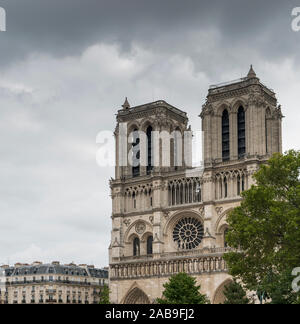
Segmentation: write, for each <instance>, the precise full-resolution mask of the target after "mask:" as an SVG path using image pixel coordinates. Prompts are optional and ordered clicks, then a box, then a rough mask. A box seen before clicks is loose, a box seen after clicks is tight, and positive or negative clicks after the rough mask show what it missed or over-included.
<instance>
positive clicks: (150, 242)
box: [147, 236, 153, 254]
mask: <svg viewBox="0 0 300 324" xmlns="http://www.w3.org/2000/svg"><path fill="white" fill-rule="evenodd" d="M152 246H153V236H149V237H148V239H147V254H152V253H153V248H152Z"/></svg>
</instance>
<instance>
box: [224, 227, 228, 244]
mask: <svg viewBox="0 0 300 324" xmlns="http://www.w3.org/2000/svg"><path fill="white" fill-rule="evenodd" d="M228 232H229V230H228V228H225V230H224V247H225V248H227V247H228V242H227V234H228Z"/></svg>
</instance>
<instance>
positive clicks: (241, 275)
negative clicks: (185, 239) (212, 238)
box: [225, 151, 300, 303]
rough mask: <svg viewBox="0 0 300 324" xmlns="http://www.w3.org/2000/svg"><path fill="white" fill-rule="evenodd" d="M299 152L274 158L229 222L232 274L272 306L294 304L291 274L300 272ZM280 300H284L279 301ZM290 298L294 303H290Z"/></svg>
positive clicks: (245, 195)
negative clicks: (265, 295)
mask: <svg viewBox="0 0 300 324" xmlns="http://www.w3.org/2000/svg"><path fill="white" fill-rule="evenodd" d="M299 171H300V152H296V151H289V152H287V153H286V154H285V155H281V154H275V155H274V156H273V157H272V158H271V159H270V160H269V161H268V163H267V164H266V165H262V166H261V167H260V170H259V171H258V172H257V173H256V174H255V175H254V178H255V180H256V186H252V187H251V189H250V190H248V191H246V192H244V193H243V194H242V196H243V198H244V200H243V201H242V203H241V206H240V207H237V208H235V209H234V210H233V212H232V213H231V214H230V215H229V217H228V219H227V221H228V224H229V227H230V229H229V232H228V234H227V241H228V244H229V246H231V247H232V248H235V249H239V250H240V251H242V252H238V253H237V252H230V253H227V254H226V255H225V260H226V261H227V263H228V266H229V269H230V274H231V275H233V276H234V277H236V278H238V279H240V280H241V281H242V282H243V283H244V284H245V285H246V287H247V288H248V289H250V290H253V291H258V290H259V291H264V292H266V293H267V295H268V297H269V298H271V299H272V302H273V303H275V302H276V303H285V302H286V303H291V302H293V300H295V294H294V293H292V291H291V282H292V278H291V275H290V274H291V272H292V269H293V268H295V267H300V177H299ZM280 296H281V297H280ZM291 296H292V298H291Z"/></svg>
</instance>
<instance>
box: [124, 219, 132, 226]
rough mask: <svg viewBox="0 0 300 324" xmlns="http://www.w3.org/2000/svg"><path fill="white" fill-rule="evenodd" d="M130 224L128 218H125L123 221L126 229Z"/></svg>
mask: <svg viewBox="0 0 300 324" xmlns="http://www.w3.org/2000/svg"><path fill="white" fill-rule="evenodd" d="M130 223H131V220H130V219H129V218H126V219H125V220H124V224H125V225H126V226H127V227H128V226H129V225H130Z"/></svg>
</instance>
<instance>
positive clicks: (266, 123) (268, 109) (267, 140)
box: [265, 108, 271, 154]
mask: <svg viewBox="0 0 300 324" xmlns="http://www.w3.org/2000/svg"><path fill="white" fill-rule="evenodd" d="M270 116H271V111H270V108H267V110H266V117H265V129H266V153H267V154H268V153H269V145H268V144H269V143H268V142H269V118H270Z"/></svg>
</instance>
